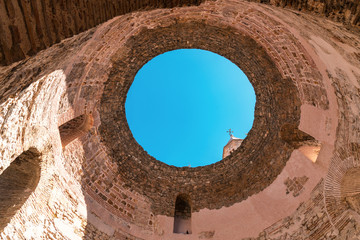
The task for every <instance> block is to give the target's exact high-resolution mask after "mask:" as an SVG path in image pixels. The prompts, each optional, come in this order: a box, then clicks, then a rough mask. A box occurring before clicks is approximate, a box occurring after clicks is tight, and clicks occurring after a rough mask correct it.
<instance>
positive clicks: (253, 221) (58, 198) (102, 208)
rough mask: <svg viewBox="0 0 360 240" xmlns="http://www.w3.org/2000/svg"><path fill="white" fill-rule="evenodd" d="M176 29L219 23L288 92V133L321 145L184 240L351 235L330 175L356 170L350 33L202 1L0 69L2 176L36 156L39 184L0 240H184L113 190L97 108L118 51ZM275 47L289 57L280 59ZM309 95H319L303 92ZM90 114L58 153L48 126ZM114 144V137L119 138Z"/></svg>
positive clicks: (354, 47) (120, 186)
mask: <svg viewBox="0 0 360 240" xmlns="http://www.w3.org/2000/svg"><path fill="white" fill-rule="evenodd" d="M178 21H180V22H187V21H202V22H205V24H210V25H211V24H213V25H216V24H219V22H220V23H221V24H222V26H227V25H228V26H231V27H233V28H236V29H237V30H239V31H240V32H242V33H243V34H247V35H250V36H252V37H253V38H254V40H255V41H256V42H257V43H258V44H260V45H261V46H263V48H264V49H265V50H266V51H267V53H268V54H269V55H270V56H271V57H272V60H273V61H274V62H275V63H276V66H277V67H278V68H279V69H280V71H281V73H282V74H283V75H284V76H285V73H287V77H289V78H290V79H292V80H293V81H294V82H295V84H297V85H296V86H297V88H298V91H299V92H300V93H301V94H300V99H301V103H302V106H301V118H300V126H299V129H300V130H301V131H303V132H305V133H307V134H309V135H311V136H312V137H314V138H315V139H316V140H317V141H319V142H321V143H322V147H321V150H320V154H319V157H318V160H317V161H316V162H315V163H313V162H312V161H310V160H309V159H307V157H306V156H305V155H303V154H302V153H301V152H300V151H298V150H295V151H294V152H293V153H292V154H291V157H290V159H289V161H288V162H287V164H286V166H285V168H284V169H283V170H282V172H281V174H280V175H279V176H278V177H277V178H276V179H275V180H274V181H273V183H272V184H271V185H266V186H264V188H265V189H264V190H262V191H261V192H258V193H257V194H253V195H252V196H249V197H248V198H247V199H246V200H244V201H242V202H239V203H236V204H234V205H232V206H229V207H222V208H220V209H201V210H200V211H198V212H193V213H192V218H191V224H192V234H191V235H189V236H186V239H199V238H200V239H229V238H230V237H231V236H238V237H239V238H241V237H244V238H245V237H252V238H256V237H257V236H258V235H259V234H260V235H259V237H262V238H265V239H272V238H278V237H281V236H283V237H284V236H285V235H287V236H290V239H302V238H303V237H304V236H306V237H308V238H309V239H319V238H320V237H321V236H323V235H326V236H335V237H336V236H344V235H345V234H350V235H351V234H352V235H351V236H356V235H357V234H359V232H358V226H359V223H358V222H357V220H356V219H357V216H356V215H354V214H355V213H353V212H351V211H349V210H348V209H349V208H348V207H347V205H346V204H344V203H343V202H342V201H341V198H337V197H338V192H337V191H338V189H337V188H334V186H336V184H335V182H339V180H340V179H342V177H343V175H342V173H343V174H345V173H346V171H338V170H339V169H340V168H341V169H349V168H352V167H355V166H357V165H358V161H359V155H356V152H357V151H359V145H358V144H359V139H360V122H359V121H358V116H359V115H360V109H359V106H360V96H359V89H360V80H359V78H360V77H359V76H360V69H359V67H358V66H360V62H359V59H358V56H359V54H360V50H359V46H360V42H359V32H350V31H347V30H345V29H344V28H343V27H342V26H341V25H339V24H334V23H332V22H329V21H327V20H324V19H321V18H317V17H313V16H309V15H306V14H300V15H299V14H295V13H293V12H291V11H288V10H283V9H279V8H275V7H270V6H265V5H260V4H255V3H248V2H241V1H236V2H235V1H215V2H214V1H211V2H206V3H204V4H202V5H200V6H195V7H184V8H175V9H171V10H169V9H159V10H154V11H149V12H138V13H131V14H128V15H124V16H121V17H117V18H115V19H112V20H109V21H108V22H106V23H104V24H102V25H100V26H98V27H96V29H93V30H90V31H88V32H85V33H83V34H80V35H78V36H75V37H73V38H71V39H68V40H65V41H64V42H62V43H61V44H58V45H55V46H53V47H51V48H48V49H47V50H45V51H43V52H40V53H39V54H38V55H36V56H34V57H33V58H30V59H29V60H27V61H23V62H21V63H16V64H13V65H11V66H9V67H1V68H0V80H1V83H4V84H2V85H1V86H4V88H2V89H0V91H1V92H0V93H1V96H2V97H1V101H0V110H1V111H0V127H1V129H2V131H1V132H0V134H1V135H0V149H2V151H1V152H0V154H1V155H0V157H1V162H0V167H1V172H2V171H4V170H5V169H6V168H7V167H8V166H9V165H10V163H11V161H13V160H14V159H15V158H16V157H17V156H19V155H20V154H21V153H22V152H24V151H26V150H28V149H29V148H31V147H35V148H36V149H37V150H38V151H39V152H40V153H41V155H42V157H41V158H42V160H41V164H42V165H41V169H42V170H41V177H40V181H39V184H38V186H37V188H36V189H35V191H34V193H33V194H31V195H30V197H29V199H28V200H27V201H26V202H25V204H24V205H23V207H22V208H21V209H20V211H19V212H18V213H17V214H16V215H15V216H14V217H13V219H12V220H11V221H10V223H9V224H8V226H7V227H6V228H5V229H4V231H3V232H2V233H1V234H0V237H1V238H4V239H6V237H10V236H11V237H19V238H21V237H28V238H31V237H32V238H35V239H36V238H37V239H39V238H46V239H82V238H83V239H125V238H126V237H128V238H130V239H131V238H133V239H184V236H183V235H182V234H174V233H173V217H171V216H165V215H155V214H154V213H153V209H152V202H151V199H150V198H148V197H147V196H145V195H143V193H142V192H140V191H139V190H138V189H137V188H136V186H131V185H127V184H124V183H125V182H126V181H125V179H122V178H121V176H120V175H119V173H118V164H117V163H116V162H115V161H114V160H113V159H112V156H110V155H109V153H108V150H107V149H106V147H105V145H104V143H103V142H102V138H101V136H100V135H99V133H98V129H99V126H100V124H101V116H100V114H99V109H100V99H101V97H102V93H103V88H104V82H105V81H106V80H107V79H108V78H109V75H110V70H109V69H110V67H111V65H112V60H113V59H114V58H116V57H117V56H116V55H121V54H125V53H126V52H127V51H129V50H130V49H127V48H126V41H127V40H129V39H131V37H132V36H135V35H137V34H139V32H141V31H142V30H143V28H149V29H157V28H159V29H160V28H164V27H166V26H168V25H170V24H174V23H176V22H178ZM246 24H250V26H249V25H246ZM304 26H307V27H306V29H305V28H304ZM265 33H266V34H265ZM267 33H272V34H279V36H280V38H279V39H282V40H283V42H277V41H272V40H274V39H276V38H275V36H274V35H271V34H267ZM272 37H274V39H271V38H272ZM285 45H286V46H290V47H292V46H294V45H298V47H299V48H298V49H297V50H296V49H295V50H294V49H290V50H289V49H283V48H281V46H285ZM294 53H295V56H294V55H293V54H294ZM298 53H302V54H303V55H302V56H301V55H298ZM297 58H299V59H301V58H303V59H305V60H304V62H307V63H306V64H309V65H311V67H313V68H314V69H316V70H317V71H318V74H317V71H314V72H306V73H305V74H308V75H307V76H306V77H307V78H305V79H311V81H313V82H311V83H309V84H308V83H306V82H305V83H303V82H299V81H298V79H297V78H296V77H295V75H294V74H295V73H296V72H298V71H302V70H303V65H297V62H296V60H297ZM332 59H334V60H332ZM249 61H251V59H249ZM299 61H300V60H299ZM315 73H316V74H315ZM121 74H125V75H126V72H125V73H121ZM311 74H313V75H316V76H313V75H311ZM314 79H315V80H314ZM317 80H319V81H321V83H315V82H316V81H317ZM307 84H308V85H307ZM317 84H319V85H322V87H321V88H318V89H316V88H311V86H316V85H317ZM304 86H307V87H304ZM314 89H316V90H314ZM319 89H320V90H319ZM316 93H320V94H316ZM324 93H325V94H324ZM323 96H325V97H323ZM90 111H91V112H92V116H93V118H94V125H93V127H92V128H91V129H90V130H89V131H88V132H87V134H85V135H83V136H81V137H80V138H78V139H76V140H74V141H73V142H71V143H69V144H68V145H66V146H65V147H64V148H62V145H61V140H60V133H59V130H58V127H59V126H60V125H62V124H64V123H65V122H67V121H69V120H71V119H73V118H75V117H77V116H80V115H82V114H85V113H87V112H90ZM114 134H116V136H117V137H118V138H122V136H123V132H121V131H120V132H116V133H114ZM129 158H131V153H129ZM123 160H124V161H127V160H128V159H123ZM137 160H139V159H137ZM139 161H141V159H140V160H139ZM328 169H330V171H328ZM340 182H341V181H340ZM340 189H341V188H340ZM154 191H155V190H154ZM340 192H341V191H340ZM214 194H216V193H214ZM173 200H174V199H172V200H171V201H173ZM174 207H175V206H174ZM352 215H353V216H354V217H351V216H352ZM243 216H246V217H245V218H244V217H243ZM338 216H339V217H338ZM314 219H315V220H314ZM240 225H241V226H240ZM249 229H250V230H249Z"/></svg>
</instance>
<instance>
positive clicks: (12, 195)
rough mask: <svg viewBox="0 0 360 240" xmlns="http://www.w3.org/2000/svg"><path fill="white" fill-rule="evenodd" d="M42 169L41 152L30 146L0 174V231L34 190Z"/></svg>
mask: <svg viewBox="0 0 360 240" xmlns="http://www.w3.org/2000/svg"><path fill="white" fill-rule="evenodd" d="M40 170H41V169H40V153H39V152H38V151H37V150H36V149H34V148H30V149H29V150H28V151H26V152H23V153H22V154H21V155H20V156H18V157H17V158H16V159H15V160H14V161H13V162H12V163H11V164H10V166H9V167H8V168H7V169H5V171H4V172H3V173H2V174H1V175H0V232H2V230H3V229H4V228H5V227H6V225H7V224H8V223H9V222H10V220H11V218H12V217H13V216H14V215H15V214H16V212H17V211H18V210H19V209H20V208H21V206H22V205H23V204H24V203H25V202H26V200H27V199H28V198H29V197H30V195H31V193H33V192H34V190H35V188H36V186H37V185H38V183H39V179H40Z"/></svg>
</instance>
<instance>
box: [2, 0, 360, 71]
mask: <svg viewBox="0 0 360 240" xmlns="http://www.w3.org/2000/svg"><path fill="white" fill-rule="evenodd" d="M209 1H211V0H209ZM251 1H254V2H261V3H267V4H271V5H275V6H281V7H290V8H293V9H295V10H298V11H305V12H313V13H317V14H321V15H322V16H325V17H328V18H330V19H332V20H335V21H339V22H344V23H347V24H351V25H355V26H359V24H360V3H359V2H358V1H356V0H346V1H342V0H336V1H333V0H326V1H320V0H316V1H311V0H300V1H299V0H251ZM201 2H204V0H171V1H164V0H146V1H141V0H136V1H129V0H120V1H115V0H102V1H95V0H92V1H83V0H80V1H70V2H51V1H50V2H49V1H43V0H36V1H31V2H26V1H16V0H9V1H1V2H0V16H1V17H0V19H1V24H0V27H1V28H0V30H1V31H2V33H3V34H2V35H1V36H0V64H2V65H7V64H10V63H13V62H16V61H19V60H22V59H24V58H25V57H28V56H32V55H34V54H36V53H37V52H39V51H40V50H43V49H45V48H48V47H49V46H51V45H52V44H54V43H58V42H60V41H61V40H63V39H65V38H67V37H71V36H73V35H76V34H78V33H81V32H83V31H85V30H87V29H90V28H92V27H94V26H96V25H98V24H100V23H103V22H105V21H107V20H109V19H111V18H113V17H115V16H118V15H122V14H125V13H129V12H133V11H139V10H149V9H156V8H172V7H175V6H184V5H198V4H200V3H201Z"/></svg>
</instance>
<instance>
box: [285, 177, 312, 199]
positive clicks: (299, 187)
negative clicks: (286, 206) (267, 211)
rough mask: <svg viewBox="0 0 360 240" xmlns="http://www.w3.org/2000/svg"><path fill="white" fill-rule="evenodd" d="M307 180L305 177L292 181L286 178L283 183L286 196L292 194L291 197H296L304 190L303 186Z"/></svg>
mask: <svg viewBox="0 0 360 240" xmlns="http://www.w3.org/2000/svg"><path fill="white" fill-rule="evenodd" d="M307 180H309V178H308V177H307V176H302V177H294V178H293V179H290V178H287V179H286V180H285V181H284V184H285V186H286V194H289V193H292V195H293V197H297V196H299V195H300V194H301V192H302V191H303V189H304V185H305V183H306V182H307Z"/></svg>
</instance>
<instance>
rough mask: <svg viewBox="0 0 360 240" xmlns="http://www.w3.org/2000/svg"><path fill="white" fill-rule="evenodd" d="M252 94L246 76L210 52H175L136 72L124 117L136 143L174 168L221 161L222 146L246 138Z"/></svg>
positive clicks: (231, 64)
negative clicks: (231, 138) (235, 139)
mask: <svg viewBox="0 0 360 240" xmlns="http://www.w3.org/2000/svg"><path fill="white" fill-rule="evenodd" d="M255 101H256V97H255V92H254V89H253V87H252V85H251V83H250V82H249V80H248V78H247V77H246V75H245V74H244V73H243V72H242V71H241V70H240V68H238V67H237V66H236V65H235V64H234V63H232V62H231V61H229V60H228V59H226V58H224V57H222V56H220V55H218V54H215V53H213V52H210V51H205V50H200V49H179V50H174V51H169V52H166V53H164V54H161V55H158V56H157V57H155V58H153V59H152V60H151V61H149V62H148V63H146V64H145V65H144V66H143V67H142V68H141V69H140V70H139V71H138V73H137V74H136V76H135V79H134V81H133V83H132V85H131V87H130V89H129V91H128V93H127V99H126V103H125V112H126V118H127V121H128V124H129V127H130V130H131V132H132V134H133V136H134V138H135V139H136V141H137V142H138V143H139V144H140V145H141V146H142V147H143V148H144V150H145V151H147V152H148V153H149V154H150V155H152V156H153V157H155V158H156V159H158V160H160V161H162V162H164V163H166V164H168V165H174V166H177V167H184V166H191V167H198V166H205V165H209V164H212V163H215V162H217V161H220V160H221V159H222V154H223V149H224V146H225V145H227V143H228V142H229V140H230V136H229V133H228V132H227V131H228V129H229V128H231V129H232V131H233V135H234V137H237V138H241V139H244V138H245V137H246V134H247V133H248V131H249V130H250V129H251V127H252V125H253V121H254V110H255Z"/></svg>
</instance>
